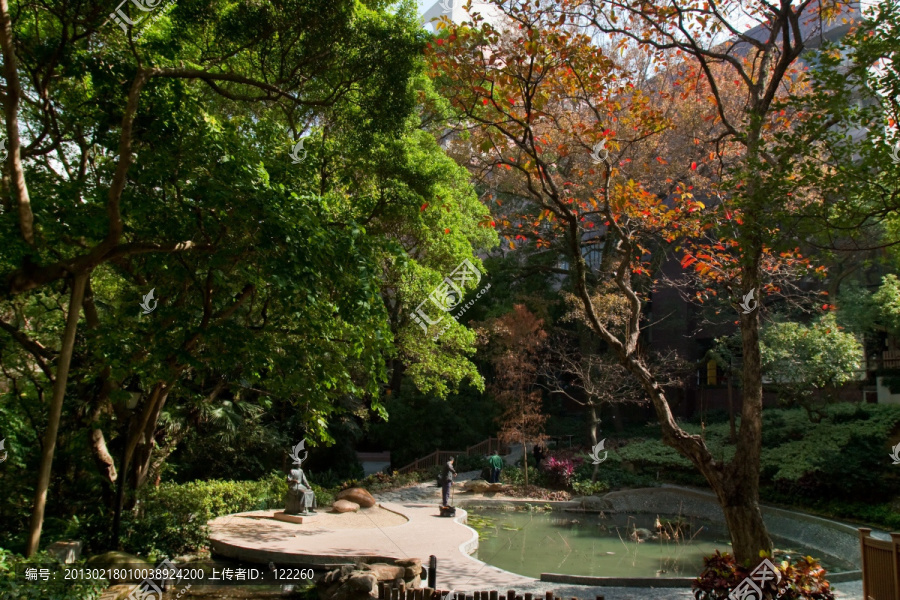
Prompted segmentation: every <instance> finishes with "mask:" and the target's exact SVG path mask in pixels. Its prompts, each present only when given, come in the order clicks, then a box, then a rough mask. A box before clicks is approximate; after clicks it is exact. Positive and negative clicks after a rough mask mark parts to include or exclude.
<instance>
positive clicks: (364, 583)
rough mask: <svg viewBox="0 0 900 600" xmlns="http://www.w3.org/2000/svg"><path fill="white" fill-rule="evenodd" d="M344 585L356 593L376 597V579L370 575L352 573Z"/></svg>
mask: <svg viewBox="0 0 900 600" xmlns="http://www.w3.org/2000/svg"><path fill="white" fill-rule="evenodd" d="M345 585H347V587H349V588H350V589H351V590H353V591H356V592H365V593H367V594H373V595H375V596H377V595H378V578H377V577H375V575H373V574H371V573H354V574H353V575H351V576H350V577H349V578H347V583H346V584H345Z"/></svg>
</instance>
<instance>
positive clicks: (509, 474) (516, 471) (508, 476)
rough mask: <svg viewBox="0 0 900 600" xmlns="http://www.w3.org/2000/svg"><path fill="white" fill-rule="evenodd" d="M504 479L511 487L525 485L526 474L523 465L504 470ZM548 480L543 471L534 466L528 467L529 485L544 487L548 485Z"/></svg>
mask: <svg viewBox="0 0 900 600" xmlns="http://www.w3.org/2000/svg"><path fill="white" fill-rule="evenodd" d="M503 479H504V480H505V481H506V483H509V484H510V485H524V483H525V472H524V471H523V470H522V466H521V464H520V465H518V466H516V467H507V468H505V469H503ZM546 483H547V478H546V476H545V474H544V473H543V471H540V470H538V469H537V468H536V467H533V466H532V465H530V464H529V465H528V485H531V486H543V485H546Z"/></svg>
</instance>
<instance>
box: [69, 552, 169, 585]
mask: <svg viewBox="0 0 900 600" xmlns="http://www.w3.org/2000/svg"><path fill="white" fill-rule="evenodd" d="M85 566H86V567H93V568H97V569H109V570H111V571H113V572H115V570H116V569H120V570H121V571H122V573H123V574H124V573H127V572H128V569H145V568H146V569H152V568H153V567H154V564H153V563H152V562H150V561H149V560H147V559H145V558H141V557H140V556H135V555H133V554H128V553H127V552H118V551H116V550H113V551H112V552H106V553H104V554H95V555H94V556H92V557H90V558H89V559H87V561H86V562H85ZM126 579H127V577H126ZM121 581H125V579H115V578H114V579H110V583H113V584H115V583H119V582H121Z"/></svg>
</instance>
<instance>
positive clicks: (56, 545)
mask: <svg viewBox="0 0 900 600" xmlns="http://www.w3.org/2000/svg"><path fill="white" fill-rule="evenodd" d="M47 554H49V555H50V556H52V557H54V558H55V559H56V560H58V561H59V562H61V563H65V564H67V565H70V564H72V563H73V562H75V561H76V560H78V559H79V558H81V542H79V541H75V542H53V543H52V544H50V545H49V546H47Z"/></svg>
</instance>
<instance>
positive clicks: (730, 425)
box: [728, 364, 737, 444]
mask: <svg viewBox="0 0 900 600" xmlns="http://www.w3.org/2000/svg"><path fill="white" fill-rule="evenodd" d="M729 367H730V364H729ZM732 373H733V371H732V370H731V369H730V368H729V370H728V429H729V435H730V437H731V443H732V444H734V443H735V442H736V441H737V430H735V427H734V384H733V382H732V377H734V375H733V374H732Z"/></svg>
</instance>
